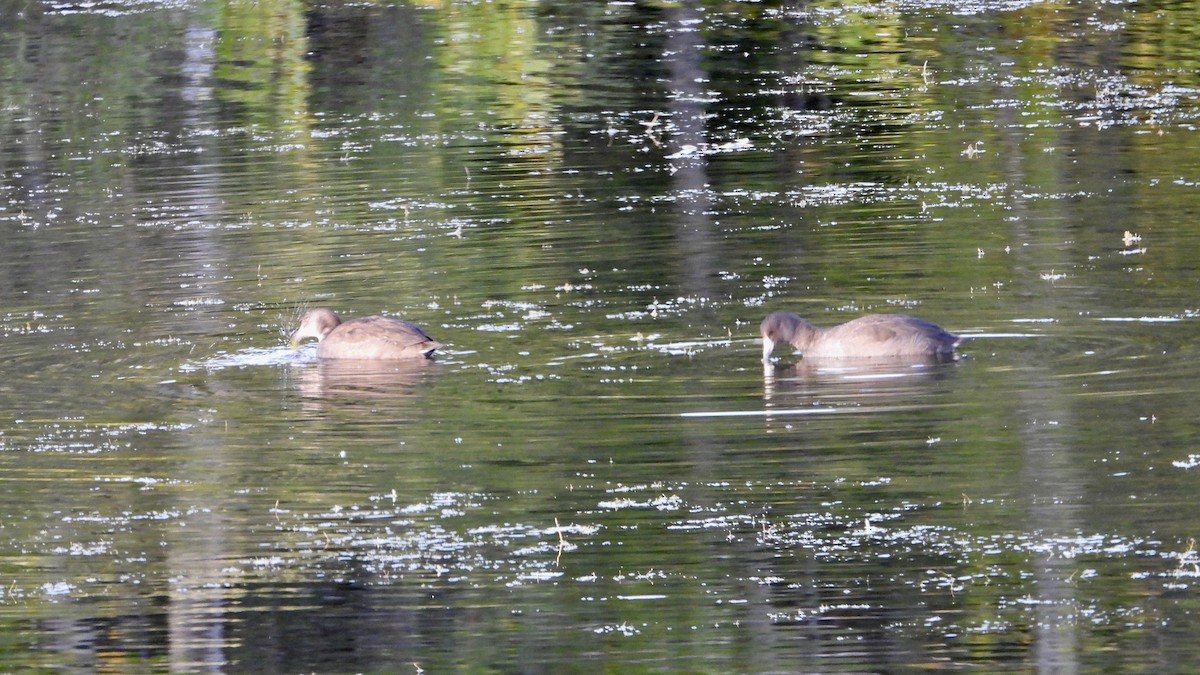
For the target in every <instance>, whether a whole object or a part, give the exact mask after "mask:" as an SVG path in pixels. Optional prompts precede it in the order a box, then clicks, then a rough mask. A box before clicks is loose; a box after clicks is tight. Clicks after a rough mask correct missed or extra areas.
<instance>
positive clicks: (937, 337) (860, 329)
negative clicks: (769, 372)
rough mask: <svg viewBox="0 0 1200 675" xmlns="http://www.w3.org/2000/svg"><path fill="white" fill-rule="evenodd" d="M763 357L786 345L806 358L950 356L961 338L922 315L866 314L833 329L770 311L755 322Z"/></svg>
mask: <svg viewBox="0 0 1200 675" xmlns="http://www.w3.org/2000/svg"><path fill="white" fill-rule="evenodd" d="M759 333H760V334H761V335H762V339H763V361H764V362H766V361H769V360H770V358H771V351H772V350H773V349H775V345H776V344H781V343H787V344H790V345H792V347H794V348H795V349H796V351H798V352H800V353H801V354H802V355H803V356H805V357H807V358H886V357H892V358H895V357H914V356H920V357H926V358H953V355H954V348H955V347H957V346H958V345H959V344H960V343H961V342H962V341H963V338H961V337H959V336H957V335H954V334H953V333H950V332H947V331H946V330H943V329H942V328H941V327H939V326H937V325H935V324H932V323H929V322H928V321H925V320H924V319H918V318H916V317H911V316H905V315H903V314H868V315H867V316H864V317H860V318H857V319H854V320H852V321H847V322H846V323H844V324H842V325H840V326H834V327H833V328H817V327H815V326H813V325H812V324H811V323H809V322H807V321H805V320H804V319H801V318H800V317H798V316H796V315H795V314H792V313H791V312H775V313H773V314H770V315H768V316H767V318H765V319H763V322H762V325H761V326H759Z"/></svg>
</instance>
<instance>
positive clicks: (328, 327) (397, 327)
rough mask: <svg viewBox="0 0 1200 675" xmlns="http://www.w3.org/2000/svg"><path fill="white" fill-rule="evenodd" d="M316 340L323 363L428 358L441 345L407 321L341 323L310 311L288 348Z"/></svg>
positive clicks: (334, 317) (373, 318)
mask: <svg viewBox="0 0 1200 675" xmlns="http://www.w3.org/2000/svg"><path fill="white" fill-rule="evenodd" d="M306 338H316V339H317V342H318V343H319V344H318V345H317V356H318V357H320V358H323V359H414V358H430V357H431V356H432V355H433V350H435V349H437V348H438V347H441V346H442V345H441V344H440V343H438V342H437V341H435V340H434V339H433V338H431V337H429V336H428V335H426V334H425V331H423V330H421V329H420V328H418V327H417V326H414V325H412V324H411V323H408V322H407V321H399V320H397V319H389V318H387V317H382V316H365V317H362V318H360V319H351V320H350V321H347V322H345V323H342V320H341V319H339V318H338V315H337V314H334V313H333V310H330V309H325V308H321V309H313V310H310V311H309V312H307V313H306V314H305V315H304V318H303V319H301V320H300V328H298V329H296V332H295V333H292V347H293V348H295V347H298V346H300V343H301V342H303V341H304V340H305V339H306Z"/></svg>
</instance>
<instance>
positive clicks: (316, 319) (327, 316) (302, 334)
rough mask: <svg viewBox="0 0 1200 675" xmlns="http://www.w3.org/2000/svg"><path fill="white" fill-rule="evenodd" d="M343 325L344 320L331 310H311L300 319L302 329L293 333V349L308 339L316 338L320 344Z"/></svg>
mask: <svg viewBox="0 0 1200 675" xmlns="http://www.w3.org/2000/svg"><path fill="white" fill-rule="evenodd" d="M341 323H342V320H341V319H339V318H338V315H337V314H334V313H333V310H331V309H325V308H323V307H322V308H320V309H313V310H309V311H308V312H307V313H306V314H305V315H304V318H303V319H300V327H299V328H297V329H296V332H295V333H292V347H293V348H296V347H299V346H300V343H301V342H303V341H304V340H305V339H307V338H316V340H317V342H320V341H321V340H324V339H325V336H326V335H329V332H330V331H332V330H333V329H334V328H337V327H338V326H340V325H341Z"/></svg>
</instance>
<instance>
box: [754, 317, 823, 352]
mask: <svg viewBox="0 0 1200 675" xmlns="http://www.w3.org/2000/svg"><path fill="white" fill-rule="evenodd" d="M758 332H759V334H760V335H762V340H763V355H762V357H763V361H768V360H770V358H771V352H772V351H773V350H774V349H775V345H777V344H780V343H786V344H790V345H792V346H794V347H796V348H797V349H803V345H804V344H806V343H807V342H808V340H809V338H810V337H811V336H812V335H813V334H814V333H816V329H814V328H813V327H812V324H810V323H809V322H807V321H805V320H804V319H801V318H800V317H798V316H796V315H795V314H792V313H791V312H773V313H771V314H769V315H767V318H765V319H763V322H762V324H761V325H759V327H758Z"/></svg>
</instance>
